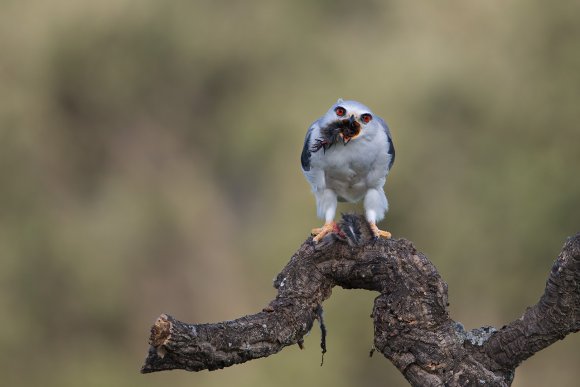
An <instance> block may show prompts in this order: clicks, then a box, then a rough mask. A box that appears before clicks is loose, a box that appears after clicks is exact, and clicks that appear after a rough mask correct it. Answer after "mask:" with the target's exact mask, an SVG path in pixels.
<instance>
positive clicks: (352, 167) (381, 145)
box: [311, 131, 388, 202]
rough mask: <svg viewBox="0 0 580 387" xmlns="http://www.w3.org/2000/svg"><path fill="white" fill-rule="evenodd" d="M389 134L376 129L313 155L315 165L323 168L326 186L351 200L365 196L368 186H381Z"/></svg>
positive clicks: (340, 196)
mask: <svg viewBox="0 0 580 387" xmlns="http://www.w3.org/2000/svg"><path fill="white" fill-rule="evenodd" d="M386 145H387V138H386V135H385V134H384V133H382V132H381V131H377V132H376V133H374V136H369V135H367V136H360V137H359V138H356V139H354V140H352V141H351V142H349V143H348V144H346V145H344V144H343V143H337V144H334V145H333V146H332V147H331V148H329V149H328V150H327V151H326V153H324V152H323V151H319V152H316V153H314V154H313V155H312V156H313V157H312V158H311V165H312V167H313V168H320V169H322V170H323V171H324V180H325V186H326V188H327V189H332V190H333V191H334V192H336V194H337V195H338V197H339V198H342V199H344V200H346V201H349V202H356V201H359V200H360V199H362V198H363V197H364V195H365V193H366V192H367V190H368V189H369V188H379V187H381V188H382V186H383V185H384V183H385V176H386V175H387V173H388V157H387V150H386Z"/></svg>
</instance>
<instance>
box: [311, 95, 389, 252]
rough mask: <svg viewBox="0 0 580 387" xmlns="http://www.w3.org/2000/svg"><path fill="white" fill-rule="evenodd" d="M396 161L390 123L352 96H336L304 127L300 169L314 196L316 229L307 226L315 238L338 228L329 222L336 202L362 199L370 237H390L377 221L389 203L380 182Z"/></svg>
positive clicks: (317, 238)
mask: <svg viewBox="0 0 580 387" xmlns="http://www.w3.org/2000/svg"><path fill="white" fill-rule="evenodd" d="M394 161H395V147H394V146H393V140H392V138H391V132H390V131H389V127H388V126H387V124H386V123H385V121H383V119H382V118H380V117H379V116H376V115H374V113H373V112H371V110H370V109H369V108H368V107H366V106H365V105H363V104H362V103H360V102H357V101H343V100H342V99H339V100H338V101H337V102H336V103H335V104H334V105H332V106H331V107H330V109H329V110H328V111H327V112H326V114H324V115H323V116H322V117H320V118H319V119H318V120H316V121H314V123H313V124H312V125H311V126H310V128H309V129H308V132H306V138H305V140H304V148H303V149H302V156H301V162H302V172H304V176H306V179H307V180H308V182H309V183H310V185H311V186H312V192H314V196H316V208H317V213H318V216H319V217H320V218H322V219H324V225H323V226H322V227H321V228H315V229H313V230H312V234H313V235H315V237H314V241H315V242H318V241H320V240H321V239H322V238H323V237H324V236H325V235H327V234H329V233H332V232H336V231H338V227H337V225H336V223H335V222H334V216H335V214H336V207H337V201H347V202H351V203H354V202H358V201H359V200H361V199H364V209H365V215H366V219H367V221H368V223H369V226H370V227H371V230H372V232H373V233H374V235H375V237H383V238H390V237H391V233H389V232H388V231H382V230H379V228H378V227H377V224H376V223H377V222H378V221H380V220H381V219H383V217H384V216H385V213H386V212H387V210H388V208H389V204H388V202H387V197H386V196H385V192H384V191H383V186H384V185H385V181H386V179H387V175H388V174H389V170H390V169H391V167H392V166H393V162H394Z"/></svg>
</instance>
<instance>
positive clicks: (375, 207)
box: [364, 188, 391, 239]
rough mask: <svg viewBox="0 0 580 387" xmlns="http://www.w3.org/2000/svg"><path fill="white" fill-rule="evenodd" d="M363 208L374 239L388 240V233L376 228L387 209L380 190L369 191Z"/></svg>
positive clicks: (384, 198) (386, 203)
mask: <svg viewBox="0 0 580 387" xmlns="http://www.w3.org/2000/svg"><path fill="white" fill-rule="evenodd" d="M364 207H365V212H366V218H367V221H368V222H369V226H370V228H371V231H372V232H373V234H374V235H375V237H376V238H379V237H380V238H387V239H388V238H390V237H391V233H390V232H388V231H383V230H380V229H379V228H378V227H377V222H378V221H380V220H381V219H383V218H384V216H385V212H387V210H388V209H389V202H388V201H387V197H386V196H385V192H384V191H383V190H382V189H381V190H379V189H375V188H372V189H369V190H368V191H367V193H366V195H365V201H364Z"/></svg>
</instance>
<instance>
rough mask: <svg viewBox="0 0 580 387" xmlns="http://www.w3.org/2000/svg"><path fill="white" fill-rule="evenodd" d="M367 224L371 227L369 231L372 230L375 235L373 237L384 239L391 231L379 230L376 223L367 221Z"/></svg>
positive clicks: (387, 237)
mask: <svg viewBox="0 0 580 387" xmlns="http://www.w3.org/2000/svg"><path fill="white" fill-rule="evenodd" d="M369 226H370V227H371V231H372V232H373V235H374V236H375V238H385V239H389V238H390V237H391V233H390V232H388V231H383V230H379V228H378V227H377V225H376V224H374V223H369Z"/></svg>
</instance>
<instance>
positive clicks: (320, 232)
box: [312, 222, 338, 243]
mask: <svg viewBox="0 0 580 387" xmlns="http://www.w3.org/2000/svg"><path fill="white" fill-rule="evenodd" d="M337 231H338V225H337V224H336V222H329V223H325V224H324V226H322V227H320V228H313V229H312V235H314V242H316V243H318V242H319V241H320V240H321V239H322V238H324V237H325V236H327V235H328V234H331V233H333V232H337Z"/></svg>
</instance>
